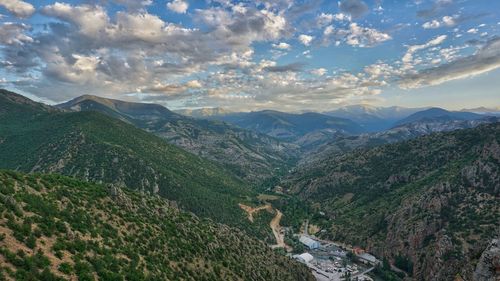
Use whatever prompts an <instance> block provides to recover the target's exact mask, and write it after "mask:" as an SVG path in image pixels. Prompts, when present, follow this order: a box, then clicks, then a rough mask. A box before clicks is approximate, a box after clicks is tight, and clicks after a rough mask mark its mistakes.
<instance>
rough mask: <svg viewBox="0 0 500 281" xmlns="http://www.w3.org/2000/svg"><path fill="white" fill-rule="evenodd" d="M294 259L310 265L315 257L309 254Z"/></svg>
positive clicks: (296, 256)
mask: <svg viewBox="0 0 500 281" xmlns="http://www.w3.org/2000/svg"><path fill="white" fill-rule="evenodd" d="M293 258H294V259H296V260H298V261H300V262H301V263H310V262H312V260H313V259H314V257H313V256H312V255H311V254H309V253H303V254H300V255H295V256H293Z"/></svg>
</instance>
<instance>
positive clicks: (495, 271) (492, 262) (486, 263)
mask: <svg viewBox="0 0 500 281" xmlns="http://www.w3.org/2000/svg"><path fill="white" fill-rule="evenodd" d="M472 278H473V280H474V281H498V280H500V239H494V240H493V241H492V242H491V243H490V245H489V246H488V248H486V250H485V251H484V252H483V254H482V255H481V258H480V259H479V262H478V263H477V266H476V270H475V271H474V274H473V276H472Z"/></svg>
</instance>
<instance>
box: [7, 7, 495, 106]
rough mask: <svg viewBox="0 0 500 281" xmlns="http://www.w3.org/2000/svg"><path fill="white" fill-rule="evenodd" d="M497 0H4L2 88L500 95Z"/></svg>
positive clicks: (228, 96)
mask: <svg viewBox="0 0 500 281" xmlns="http://www.w3.org/2000/svg"><path fill="white" fill-rule="evenodd" d="M499 78H500V1H496V0H495V1H492V0H407V1H403V0H392V1H390V0H372V1H368V0H366V1H364V0H341V1H328V0H323V1H321V0H310V1H300V0H269V1H261V0H254V1H250V0H249V1H231V0H197V1H194V0H168V1H165V0H160V1H157V0H88V1H76V0H75V1H69V0H66V1H65V0H61V1H48V0H37V1H34V0H33V1H25V0H0V88H6V89H10V90H13V91H16V92H19V93H21V94H24V95H26V96H28V97H30V98H33V99H35V100H38V101H43V102H47V103H50V104H54V103H60V102H63V101H67V100H69V99H72V98H75V97H78V96H80V95H83V94H92V95H98V96H103V97H108V98H115V99H121V100H128V101H139V102H153V103H159V104H162V105H165V106H167V107H169V108H171V109H180V108H202V107H223V108H227V109H230V110H234V111H250V110H260V109H276V110H281V111H290V112H295V111H303V110H315V111H328V110H332V109H335V108H338V107H341V106H345V105H352V104H364V105H371V106H393V105H398V106H405V107H424V106H440V107H444V108H448V109H462V108H474V107H479V106H486V107H499V106H500V79H499Z"/></svg>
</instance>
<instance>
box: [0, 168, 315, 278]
mask: <svg viewBox="0 0 500 281" xmlns="http://www.w3.org/2000/svg"><path fill="white" fill-rule="evenodd" d="M95 278H98V279H99V280H314V279H313V278H312V275H311V274H310V273H309V272H308V270H307V268H306V267H305V266H303V265H301V264H299V263H297V262H295V261H292V260H291V259H289V258H287V257H284V256H282V255H281V254H278V253H276V252H274V251H273V250H271V249H270V248H269V247H267V245H265V244H264V243H262V242H260V241H258V240H256V239H254V238H250V237H249V236H247V235H246V234H245V233H243V232H241V231H240V230H238V229H235V228H231V227H228V226H225V225H221V224H215V223H213V222H212V221H210V220H207V219H200V218H198V217H196V216H194V215H191V214H188V213H185V212H183V211H180V210H179V209H177V208H176V207H175V204H173V203H172V202H169V201H166V200H165V199H162V198H160V197H158V196H150V195H147V194H141V193H138V192H132V191H127V190H126V189H120V188H117V187H115V186H109V185H106V186H105V185H99V184H92V183H87V182H82V181H78V180H75V179H72V178H68V177H62V176H58V175H41V174H32V175H24V174H20V173H16V172H7V171H0V279H1V280H95Z"/></svg>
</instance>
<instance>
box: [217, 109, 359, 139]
mask: <svg viewBox="0 0 500 281" xmlns="http://www.w3.org/2000/svg"><path fill="white" fill-rule="evenodd" d="M210 119H216V120H221V121H224V122H227V123H230V124H233V125H236V126H238V127H241V128H244V129H247V130H254V131H257V132H260V133H263V134H266V135H269V136H272V137H275V138H279V139H283V140H287V141H295V140H298V139H299V138H300V137H302V136H304V135H306V134H308V133H311V132H315V131H320V130H334V131H341V132H345V133H347V134H357V133H361V132H362V131H363V128H362V127H361V126H360V125H359V124H357V123H355V122H353V121H351V120H349V119H345V118H338V117H331V116H328V115H324V114H320V113H314V112H307V113H302V114H293V113H285V112H280V111H274V110H264V111H255V112H242V113H231V114H226V115H222V116H220V115H214V116H211V117H210Z"/></svg>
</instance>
